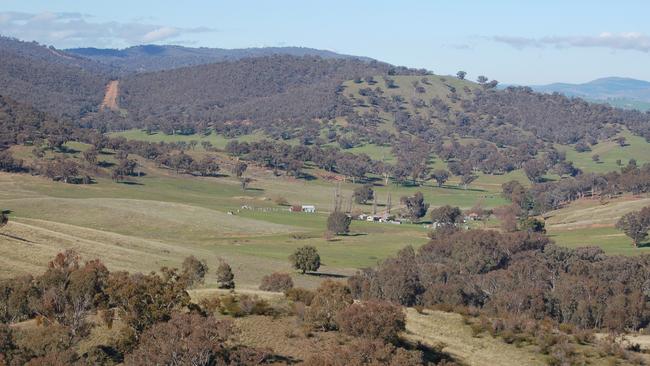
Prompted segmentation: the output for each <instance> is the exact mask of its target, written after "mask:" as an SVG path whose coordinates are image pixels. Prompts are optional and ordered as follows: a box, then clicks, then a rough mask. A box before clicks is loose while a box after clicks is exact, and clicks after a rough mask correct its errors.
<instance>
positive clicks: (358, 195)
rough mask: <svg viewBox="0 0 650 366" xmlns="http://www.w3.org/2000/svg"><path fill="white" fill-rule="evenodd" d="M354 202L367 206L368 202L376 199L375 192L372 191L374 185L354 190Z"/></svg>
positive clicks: (365, 185)
mask: <svg viewBox="0 0 650 366" xmlns="http://www.w3.org/2000/svg"><path fill="white" fill-rule="evenodd" d="M353 195H354V202H356V203H357V204H360V205H361V204H366V203H368V201H372V199H373V197H374V191H373V190H372V185H370V184H364V185H363V186H361V187H357V188H355V189H354V192H353Z"/></svg>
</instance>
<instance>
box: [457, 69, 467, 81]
mask: <svg viewBox="0 0 650 366" xmlns="http://www.w3.org/2000/svg"><path fill="white" fill-rule="evenodd" d="M465 76H467V73H466V72H465V71H459V72H457V73H456V77H458V78H459V79H460V80H465Z"/></svg>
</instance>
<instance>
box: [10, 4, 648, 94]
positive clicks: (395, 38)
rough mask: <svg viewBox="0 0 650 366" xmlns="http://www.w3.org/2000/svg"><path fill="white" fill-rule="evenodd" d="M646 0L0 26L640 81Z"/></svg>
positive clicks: (76, 38)
mask: <svg viewBox="0 0 650 366" xmlns="http://www.w3.org/2000/svg"><path fill="white" fill-rule="evenodd" d="M649 12H650V3H649V2H647V1H624V0H620V1H595V0H592V1H582V0H574V1H568V0H565V1H548V0H547V1H534V2H533V1H521V0H520V1H498V0H493V1H487V0H485V1H478V0H477V1H424V0H421V1H415V0H401V1H382V0H374V1H370V0H358V1H354V0H348V1H338V0H329V1H304V0H303V1H282V0H274V1H272V0H267V1H262V0H260V1H215V0H212V1H207V0H206V1H198V0H184V1H178V0H176V1H167V0H158V1H150V0H131V1H122V0H110V1H105V0H104V1H94V0H85V1H79V0H76V1H72V0H57V1H54V0H0V34H2V35H8V36H13V37H17V38H20V39H25V40H36V41H38V42H40V43H45V44H48V45H54V46H56V47H58V48H67V47H79V46H96V47H119V48H121V47H126V46H131V45H135V44H142V43H158V44H183V45H187V46H206V47H221V48H242V47H262V46H305V47H314V48H321V49H328V50H332V51H336V52H340V53H347V54H354V55H361V56H369V57H373V58H376V59H379V60H382V61H387V62H390V63H393V64H398V65H405V66H409V67H417V68H426V69H429V70H433V71H434V72H436V73H439V74H451V73H455V72H456V71H457V70H460V69H462V70H465V71H467V72H468V73H469V77H472V78H475V77H476V76H478V75H480V74H484V75H487V76H488V77H490V78H494V79H497V80H499V81H500V82H503V83H520V84H538V83H548V82H555V81H562V82H584V81H588V80H591V79H595V78H598V77H603V76H626V77H634V78H639V79H645V80H650V67H648V65H650V62H649V61H650V22H648V21H647V17H648V13H649Z"/></svg>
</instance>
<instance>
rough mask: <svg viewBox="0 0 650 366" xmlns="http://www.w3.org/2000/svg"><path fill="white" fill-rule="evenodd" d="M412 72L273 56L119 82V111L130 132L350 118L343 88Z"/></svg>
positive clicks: (361, 63) (375, 64) (359, 63)
mask: <svg viewBox="0 0 650 366" xmlns="http://www.w3.org/2000/svg"><path fill="white" fill-rule="evenodd" d="M388 72H402V73H407V72H412V71H409V70H407V69H402V68H400V69H398V70H396V69H395V68H394V67H392V66H390V65H388V64H384V63H379V62H370V63H368V62H364V61H360V60H347V59H345V60H336V59H323V58H320V57H308V56H307V57H293V56H270V57H260V58H247V59H243V60H239V61H236V62H222V63H217V64H211V65H202V66H195V67H188V68H182V69H177V70H171V71H161V72H156V73H147V74H140V75H135V76H132V77H128V78H125V79H124V80H123V81H122V82H121V86H122V90H121V93H120V106H121V107H123V108H125V109H127V110H128V112H129V117H130V118H129V121H130V122H132V123H133V126H132V127H143V126H145V125H146V124H147V123H153V122H154V121H155V122H156V123H173V122H181V123H185V124H193V125H195V126H196V124H201V123H203V124H205V123H206V122H207V123H215V122H216V123H224V122H229V121H247V120H248V121H254V122H255V123H258V124H261V125H264V124H268V123H270V122H273V121H279V120H291V119H303V121H304V120H309V119H312V118H322V119H331V118H335V117H336V116H339V115H343V114H346V113H347V111H346V109H348V105H347V103H346V101H345V100H344V99H342V98H340V97H339V96H338V93H337V92H338V91H339V86H340V84H341V83H342V82H343V81H345V80H346V79H350V78H353V77H355V76H356V75H374V74H387V73H388Z"/></svg>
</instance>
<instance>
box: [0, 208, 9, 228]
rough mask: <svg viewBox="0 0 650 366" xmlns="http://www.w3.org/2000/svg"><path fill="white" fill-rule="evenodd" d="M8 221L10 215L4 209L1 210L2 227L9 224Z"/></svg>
mask: <svg viewBox="0 0 650 366" xmlns="http://www.w3.org/2000/svg"><path fill="white" fill-rule="evenodd" d="M8 222H9V216H7V214H6V213H5V212H4V211H2V212H0V228H1V227H3V226H5V225H7V223H8Z"/></svg>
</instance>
